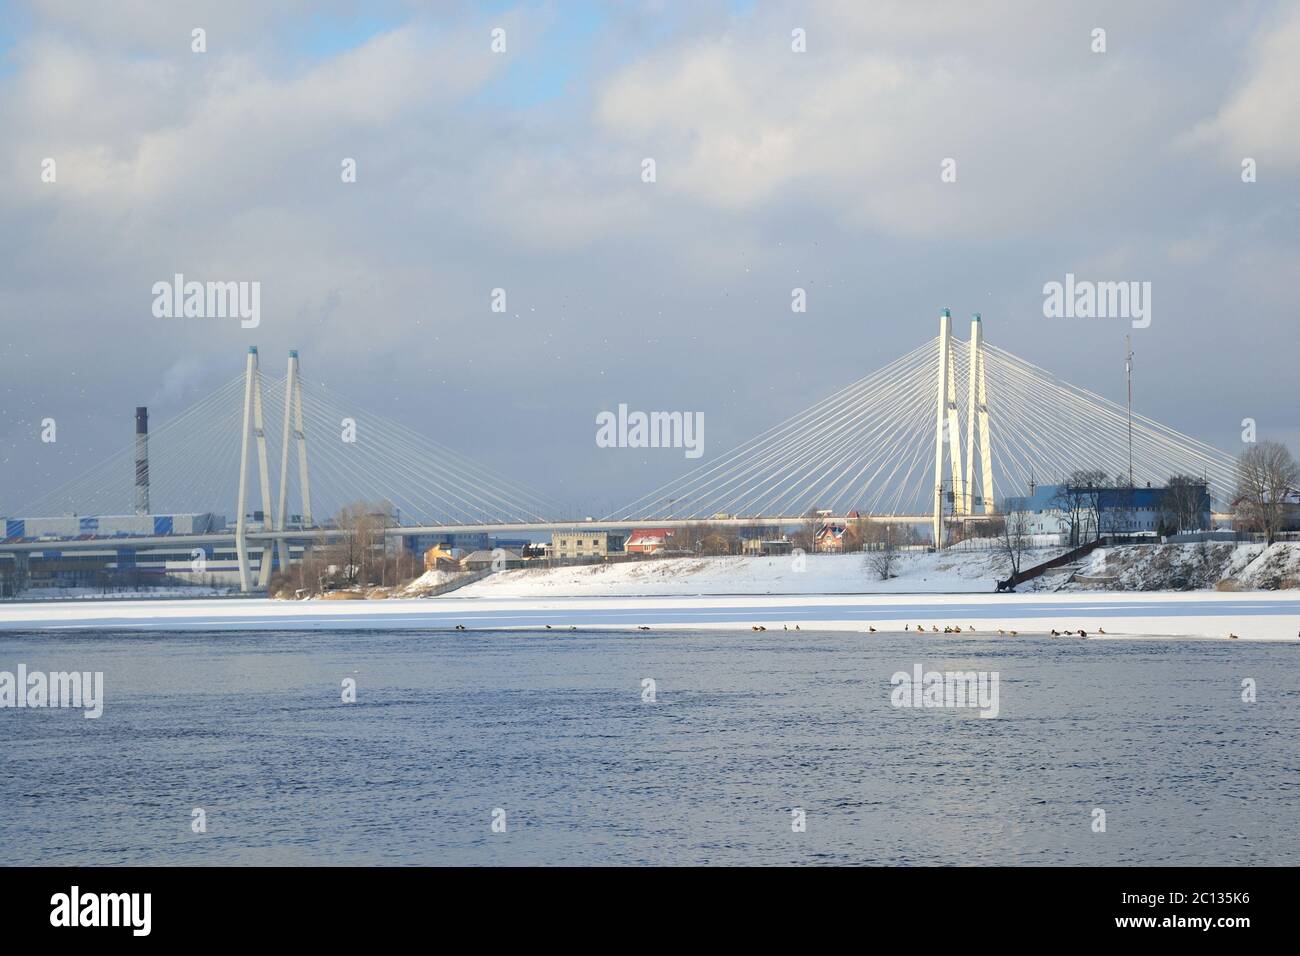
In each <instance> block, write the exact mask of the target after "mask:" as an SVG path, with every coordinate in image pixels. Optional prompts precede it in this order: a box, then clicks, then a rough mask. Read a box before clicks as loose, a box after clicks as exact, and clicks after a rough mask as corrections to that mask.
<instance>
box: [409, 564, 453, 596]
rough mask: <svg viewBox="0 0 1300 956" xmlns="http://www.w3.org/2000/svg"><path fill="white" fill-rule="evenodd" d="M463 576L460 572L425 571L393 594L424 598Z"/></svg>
mask: <svg viewBox="0 0 1300 956" xmlns="http://www.w3.org/2000/svg"><path fill="white" fill-rule="evenodd" d="M460 576H461V572H460V571H440V570H438V569H436V568H435V569H433V570H430V571H425V572H424V573H423V574H421V575H420V576H419V577H418V578H416V579H415V580H414V581H412V582H411V583H410V584H408V585H406V586H405V587H402V588H400V589H398V590H396V591H394V592H393V594H394V595H395V596H396V597H423V596H425V595H426V594H428V593H429V592H430V591H433V590H435V589H437V588H440V587H442V586H443V585H444V584H448V583H450V582H452V581H454V580H456V579H457V578H458V577H460Z"/></svg>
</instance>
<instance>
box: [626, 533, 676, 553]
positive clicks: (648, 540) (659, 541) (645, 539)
mask: <svg viewBox="0 0 1300 956" xmlns="http://www.w3.org/2000/svg"><path fill="white" fill-rule="evenodd" d="M672 536H673V532H672V530H671V529H669V528H637V529H636V530H635V531H633V532H632V533H631V534H630V535H629V536H628V539H627V544H625V545H624V546H623V550H624V551H626V552H627V553H628V554H654V553H655V552H657V551H663V550H665V549H666V548H667V547H668V545H669V544H670V543H671V542H670V541H669V540H668V539H669V538H671V537H672Z"/></svg>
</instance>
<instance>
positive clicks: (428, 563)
mask: <svg viewBox="0 0 1300 956" xmlns="http://www.w3.org/2000/svg"><path fill="white" fill-rule="evenodd" d="M454 564H456V556H455V555H453V554H452V553H451V551H449V550H447V549H446V548H444V547H443V546H442V545H440V544H435V545H434V546H433V547H432V548H430V549H429V550H428V551H426V552H424V570H426V571H436V570H437V569H438V568H447V567H451V566H452V565H454Z"/></svg>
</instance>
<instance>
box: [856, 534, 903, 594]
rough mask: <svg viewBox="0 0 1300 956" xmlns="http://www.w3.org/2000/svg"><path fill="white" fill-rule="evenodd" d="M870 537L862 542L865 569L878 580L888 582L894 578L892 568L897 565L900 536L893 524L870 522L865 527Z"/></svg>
mask: <svg viewBox="0 0 1300 956" xmlns="http://www.w3.org/2000/svg"><path fill="white" fill-rule="evenodd" d="M867 530H868V531H869V532H870V537H869V538H868V539H867V540H866V541H865V542H864V546H865V547H866V549H867V559H866V564H867V568H868V569H870V570H871V571H872V572H873V573H874V574H876V575H877V576H878V577H879V578H880V580H882V581H888V580H889V579H890V578H891V577H893V576H894V567H895V566H896V565H897V564H898V546H899V543H900V538H901V536H900V534H899V532H898V526H897V525H896V524H894V523H893V522H871V523H870V524H869V525H868V526H867Z"/></svg>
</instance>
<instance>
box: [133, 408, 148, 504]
mask: <svg viewBox="0 0 1300 956" xmlns="http://www.w3.org/2000/svg"><path fill="white" fill-rule="evenodd" d="M135 513H136V514H138V515H147V514H148V513H149V409H148V408H146V407H145V406H143V405H140V406H139V407H137V408H136V410H135Z"/></svg>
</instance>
